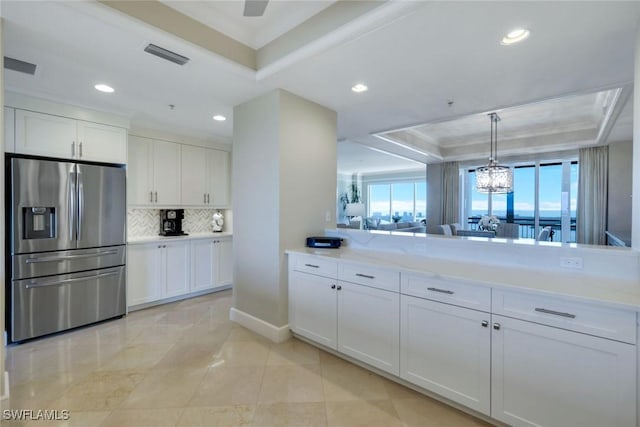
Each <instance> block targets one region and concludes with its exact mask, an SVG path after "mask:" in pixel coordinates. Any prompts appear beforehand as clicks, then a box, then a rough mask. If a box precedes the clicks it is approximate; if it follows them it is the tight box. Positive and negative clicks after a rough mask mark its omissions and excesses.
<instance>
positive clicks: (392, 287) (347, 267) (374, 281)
mask: <svg viewBox="0 0 640 427" xmlns="http://www.w3.org/2000/svg"><path fill="white" fill-rule="evenodd" d="M338 279H340V280H344V281H345V282H351V283H358V284H360V285H365V286H371V287H372V288H377V289H384V290H387V291H392V292H399V291H400V272H399V271H397V270H390V269H386V268H377V267H371V266H369V265H360V264H348V263H347V264H340V267H339V268H338Z"/></svg>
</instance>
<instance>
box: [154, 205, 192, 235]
mask: <svg viewBox="0 0 640 427" xmlns="http://www.w3.org/2000/svg"><path fill="white" fill-rule="evenodd" d="M183 219H184V209H160V235H161V236H186V235H187V233H185V232H184V231H182V220H183Z"/></svg>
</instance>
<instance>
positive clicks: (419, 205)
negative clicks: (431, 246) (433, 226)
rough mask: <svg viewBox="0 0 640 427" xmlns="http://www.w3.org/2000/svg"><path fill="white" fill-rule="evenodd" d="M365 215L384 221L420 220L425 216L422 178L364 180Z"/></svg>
mask: <svg viewBox="0 0 640 427" xmlns="http://www.w3.org/2000/svg"><path fill="white" fill-rule="evenodd" d="M365 187H366V195H367V203H366V204H367V216H370V217H373V218H376V219H379V220H381V221H386V222H413V221H421V220H423V219H425V218H426V216H427V183H426V181H425V179H424V178H422V179H420V180H417V179H411V180H398V181H393V182H368V183H367V182H365Z"/></svg>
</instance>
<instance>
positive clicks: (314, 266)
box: [304, 264, 320, 268]
mask: <svg viewBox="0 0 640 427" xmlns="http://www.w3.org/2000/svg"><path fill="white" fill-rule="evenodd" d="M304 266H305V267H311V268H320V266H319V265H313V264H305V265H304Z"/></svg>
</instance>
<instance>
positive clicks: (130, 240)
mask: <svg viewBox="0 0 640 427" xmlns="http://www.w3.org/2000/svg"><path fill="white" fill-rule="evenodd" d="M231 236H233V233H231V232H228V231H223V232H220V233H214V232H206V233H189V234H188V235H187V236H134V237H129V238H127V243H128V244H138V243H149V242H159V241H167V240H191V239H213V238H216V237H231Z"/></svg>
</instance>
